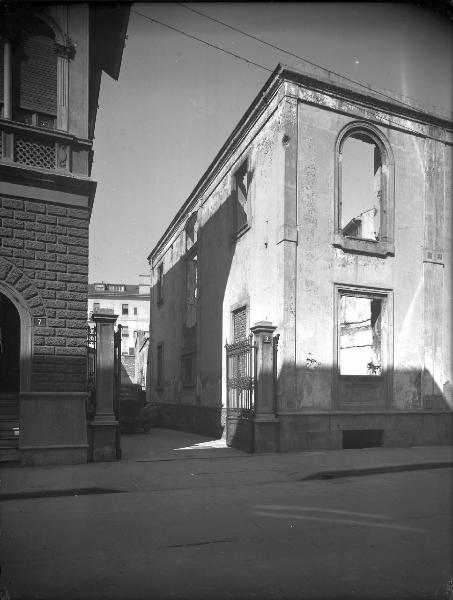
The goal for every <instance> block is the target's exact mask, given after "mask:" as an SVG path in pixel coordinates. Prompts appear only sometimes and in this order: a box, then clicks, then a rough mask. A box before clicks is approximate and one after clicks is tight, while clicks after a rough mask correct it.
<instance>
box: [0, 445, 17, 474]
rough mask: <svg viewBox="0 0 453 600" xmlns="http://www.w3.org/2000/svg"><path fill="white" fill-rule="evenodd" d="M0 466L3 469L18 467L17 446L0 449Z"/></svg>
mask: <svg viewBox="0 0 453 600" xmlns="http://www.w3.org/2000/svg"><path fill="white" fill-rule="evenodd" d="M0 466H1V468H2V469H3V468H5V467H18V466H20V460H19V452H18V450H17V446H13V447H10V448H1V447H0Z"/></svg>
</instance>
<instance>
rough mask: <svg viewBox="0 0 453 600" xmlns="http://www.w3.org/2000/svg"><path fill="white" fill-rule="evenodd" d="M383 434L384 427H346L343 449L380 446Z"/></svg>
mask: <svg viewBox="0 0 453 600" xmlns="http://www.w3.org/2000/svg"><path fill="white" fill-rule="evenodd" d="M383 436H384V430H383V429H344V430H343V449H344V450H351V449H354V448H376V447H380V446H382V438H383Z"/></svg>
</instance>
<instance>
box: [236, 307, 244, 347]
mask: <svg viewBox="0 0 453 600" xmlns="http://www.w3.org/2000/svg"><path fill="white" fill-rule="evenodd" d="M246 338H247V306H242V307H241V308H238V309H236V310H234V311H233V341H234V342H237V341H239V340H245V339H246Z"/></svg>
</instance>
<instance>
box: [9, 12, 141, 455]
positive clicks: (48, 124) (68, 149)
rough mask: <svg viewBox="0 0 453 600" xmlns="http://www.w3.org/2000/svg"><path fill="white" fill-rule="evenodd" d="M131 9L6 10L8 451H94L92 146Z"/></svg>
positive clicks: (115, 71)
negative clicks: (103, 89)
mask: <svg viewBox="0 0 453 600" xmlns="http://www.w3.org/2000/svg"><path fill="white" fill-rule="evenodd" d="M128 14H129V7H128V6H126V5H125V6H124V7H120V6H110V5H109V6H105V7H104V6H102V7H101V6H94V5H89V4H80V5H76V4H73V5H69V4H53V5H49V6H38V5H37V6H36V7H34V6H33V7H32V6H31V5H30V6H28V5H27V7H25V6H22V5H20V4H18V5H5V6H2V7H0V50H1V51H0V60H1V61H2V63H3V65H2V66H3V69H2V77H3V78H4V86H3V87H2V88H1V95H0V105H1V112H0V115H1V116H0V420H1V422H2V429H1V433H0V434H1V438H2V439H1V450H0V459H1V460H5V461H6V460H10V461H20V462H22V463H28V464H45V463H77V462H86V461H87V459H88V441H87V421H86V410H87V397H88V396H87V349H86V344H87V341H86V336H87V304H88V302H87V295H88V243H89V242H88V232H89V222H90V217H91V211H92V207H93V201H94V194H95V189H96V183H95V182H94V181H93V180H92V179H91V177H90V176H91V163H92V152H93V149H92V146H93V135H94V124H95V120H96V112H97V98H98V94H99V86H100V80H101V74H102V71H105V72H107V73H108V74H109V75H110V76H112V77H114V78H118V75H119V68H120V64H121V56H122V51H123V45H124V38H125V34H126V28H127V21H128ZM106 35H107V37H108V40H109V44H108V45H109V48H110V50H111V52H109V54H108V56H107V54H106V53H105V52H104V50H103V44H104V42H105V36H106ZM13 65H14V69H13V68H12V66H13ZM19 88H20V94H17V93H16V91H15V90H17V89H19Z"/></svg>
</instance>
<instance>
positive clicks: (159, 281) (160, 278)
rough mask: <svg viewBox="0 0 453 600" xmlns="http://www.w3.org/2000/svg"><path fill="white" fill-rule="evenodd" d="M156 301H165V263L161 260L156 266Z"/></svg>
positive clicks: (160, 302)
mask: <svg viewBox="0 0 453 600" xmlns="http://www.w3.org/2000/svg"><path fill="white" fill-rule="evenodd" d="M156 271H157V274H156V302H157V304H162V302H163V301H164V263H163V262H161V263H160V264H159V265H158V266H157V268H156Z"/></svg>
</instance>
